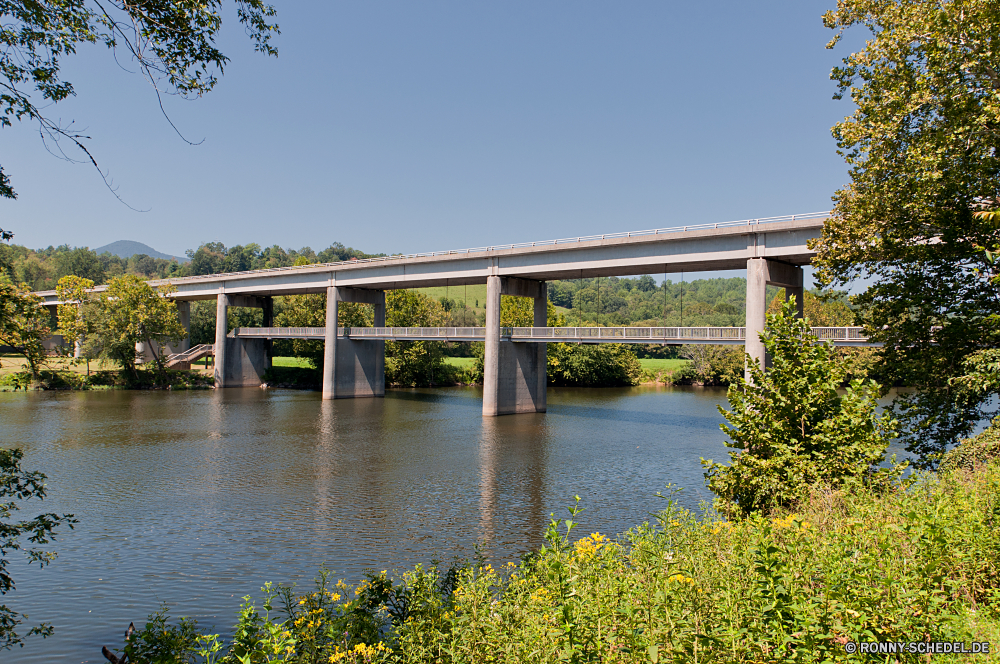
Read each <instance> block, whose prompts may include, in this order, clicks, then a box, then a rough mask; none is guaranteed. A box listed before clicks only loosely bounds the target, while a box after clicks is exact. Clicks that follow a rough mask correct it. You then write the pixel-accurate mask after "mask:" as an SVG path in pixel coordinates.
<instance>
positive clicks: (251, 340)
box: [213, 257, 871, 416]
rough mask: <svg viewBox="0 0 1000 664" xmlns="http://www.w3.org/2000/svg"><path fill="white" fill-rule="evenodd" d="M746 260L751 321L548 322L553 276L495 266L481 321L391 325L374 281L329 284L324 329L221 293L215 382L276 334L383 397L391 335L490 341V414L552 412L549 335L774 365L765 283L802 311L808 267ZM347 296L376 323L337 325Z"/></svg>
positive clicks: (239, 375) (242, 370)
mask: <svg viewBox="0 0 1000 664" xmlns="http://www.w3.org/2000/svg"><path fill="white" fill-rule="evenodd" d="M745 265H746V267H747V302H746V312H747V318H746V321H747V322H746V326H745V327H742V328H704V327H702V328H683V327H645V328H627V327H615V328H594V327H573V328H549V327H546V326H545V325H546V313H547V312H546V308H547V288H546V282H545V281H543V280H540V279H525V278H520V277H514V276H501V275H499V274H496V272H494V273H493V274H491V275H489V276H488V277H487V278H486V292H487V295H486V324H485V326H484V327H481V328H475V327H467V328H457V327H456V328H388V327H385V291H384V290H382V289H381V288H380V287H379V286H380V284H379V285H377V284H372V285H371V286H370V287H367V288H355V287H349V286H344V285H341V286H334V285H327V286H326V287H325V290H326V302H327V309H326V325H325V326H324V327H321V328H275V327H271V322H270V321H271V298H270V297H268V296H258V295H241V294H235V293H226V292H222V293H218V294H217V295H216V299H217V309H216V311H217V316H216V331H217V332H216V342H215V344H214V349H213V350H214V353H215V355H216V361H215V381H216V385H217V386H218V387H230V386H245V385H259V384H260V381H261V377H262V376H263V373H264V371H266V370H267V368H268V367H269V366H270V343H271V342H270V340H271V339H277V338H298V339H317V340H319V339H322V340H323V342H324V361H323V398H324V399H338V398H357V397H378V396H384V394H385V352H384V346H385V342H386V341H411V340H412V341H419V340H438V341H481V342H483V343H484V344H485V357H484V382H483V415H485V416H495V415H506V414H512V413H525V412H545V410H546V395H545V384H546V378H547V376H546V364H547V362H546V344H548V343H647V344H648V343H660V344H731V345H740V344H743V345H745V347H746V350H747V353H748V355H749V356H750V357H751V358H752V359H753V361H755V362H758V363H759V364H762V365H765V366H766V359H767V358H766V357H765V354H764V347H763V344H762V343H761V342H760V340H759V336H758V335H759V333H760V332H761V331H763V329H764V322H765V320H764V319H765V315H764V313H765V309H766V304H767V303H766V300H765V289H766V287H767V286H768V285H776V286H780V287H783V288H784V289H785V293H786V297H790V296H793V295H794V296H796V299H797V302H798V313H799V315H800V316H801V315H802V295H803V283H802V268H801V267H798V266H797V265H794V264H789V263H785V262H778V261H775V260H771V259H768V258H762V257H752V258H750V259H748V260H746V262H745ZM331 281H334V280H333V279H331ZM328 283H329V282H328ZM407 285H410V284H407ZM501 295H515V296H520V297H528V298H531V299H532V300H533V302H534V304H533V312H534V314H533V317H534V321H533V322H534V325H533V326H532V327H524V328H517V327H513V328H512V327H501V325H500V297H501ZM340 302H359V303H366V304H371V305H372V306H373V307H374V310H375V321H374V326H373V327H371V328H349V329H346V330H345V329H343V328H338V327H337V322H338V309H339V303H340ZM231 306H236V307H248V306H249V307H260V308H262V309H263V310H264V325H263V327H261V328H239V329H236V330H233V332H232V333H230V334H228V335H227V334H226V330H227V329H228V313H227V312H228V308H229V307H231ZM814 332H815V333H817V336H819V337H820V338H821V339H824V340H826V341H828V342H831V343H834V344H836V345H845V346H864V345H871V344H869V343H868V342H867V340H866V339H865V338H864V337H863V336H862V335H861V330H860V329H858V328H816V329H815V330H814ZM747 377H748V379H749V370H748V371H747Z"/></svg>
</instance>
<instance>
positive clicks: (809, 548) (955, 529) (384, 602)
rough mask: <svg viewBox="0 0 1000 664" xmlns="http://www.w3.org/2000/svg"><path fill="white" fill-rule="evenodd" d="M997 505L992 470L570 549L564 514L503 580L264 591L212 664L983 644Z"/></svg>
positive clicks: (705, 519)
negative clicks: (875, 644) (890, 643)
mask: <svg viewBox="0 0 1000 664" xmlns="http://www.w3.org/2000/svg"><path fill="white" fill-rule="evenodd" d="M998 506H1000V467H998V466H996V465H992V466H988V467H986V468H982V469H980V471H978V472H976V473H966V472H954V473H947V474H942V475H940V476H935V475H929V474H928V475H921V476H919V477H918V478H917V479H916V481H915V482H914V483H912V484H911V485H910V486H909V488H907V489H904V488H903V487H901V486H896V487H894V490H892V491H874V490H871V489H869V488H864V487H860V488H858V489H857V490H855V491H854V492H846V491H836V490H829V489H824V490H818V491H813V492H811V493H810V494H809V495H807V496H806V497H805V499H804V500H803V501H802V502H801V503H800V505H799V509H798V511H796V512H780V513H777V514H774V515H772V516H771V517H767V516H764V515H762V514H760V513H757V514H754V515H752V516H751V517H749V518H747V519H743V520H741V521H736V522H730V521H725V520H721V519H720V518H719V517H718V515H715V514H712V513H708V514H705V515H701V516H699V515H696V514H694V513H692V512H690V511H688V510H685V509H683V508H681V507H680V506H679V505H678V504H677V503H676V502H674V501H672V500H668V502H667V505H666V509H665V510H663V511H662V512H660V513H659V514H657V515H656V517H655V519H654V520H653V521H652V522H651V523H644V524H642V525H640V526H637V527H636V528H633V529H632V530H630V531H629V532H628V533H627V534H625V535H624V536H622V537H621V538H618V539H617V540H612V539H609V538H608V537H605V536H603V535H601V534H599V533H593V534H591V535H589V536H587V537H584V538H582V539H579V540H576V541H572V539H571V534H572V531H573V528H574V527H575V525H576V524H575V521H576V520H577V519H578V515H579V512H580V510H579V509H578V508H577V507H575V506H574V507H573V508H571V515H570V520H567V521H564V522H557V521H555V520H553V522H552V523H551V524H550V527H549V529H548V532H547V535H546V540H547V542H546V545H545V546H544V547H543V548H542V549H541V551H539V552H537V553H535V554H532V555H529V556H526V557H525V558H524V559H522V561H521V562H520V563H519V564H515V563H508V564H507V565H506V566H505V567H503V568H502V569H494V568H493V567H491V566H490V565H488V564H486V563H485V562H482V561H480V562H478V563H475V564H462V565H458V566H455V567H453V568H451V569H450V570H447V571H439V570H438V568H437V567H431V568H429V569H423V568H420V567H418V568H416V569H414V570H411V571H409V572H407V573H405V574H403V575H402V576H401V577H398V578H393V577H392V576H390V575H387V574H386V573H385V572H380V573H375V572H372V573H369V574H368V575H367V577H366V578H365V580H364V581H362V583H361V584H360V585H359V586H358V587H357V588H354V587H351V586H348V585H347V584H344V583H343V582H338V583H337V584H331V583H330V582H329V581H328V580H327V577H326V574H325V573H321V575H320V578H319V579H318V580H317V585H316V587H315V589H314V590H312V592H308V593H305V594H301V595H295V594H293V593H292V591H291V589H287V588H279V589H273V588H272V587H271V586H266V587H265V600H264V604H263V609H264V610H263V611H260V610H258V609H257V608H256V606H255V605H254V604H253V603H252V602H251V601H250V600H249V599H247V600H246V601H245V603H244V605H243V608H242V610H241V612H240V618H239V623H238V624H237V627H236V630H235V632H236V637H235V639H234V641H233V643H232V644H231V645H230V646H229V648H228V652H227V654H226V656H225V657H223V659H222V660H221V661H223V662H231V663H233V664H236V662H264V661H283V662H296V663H299V662H301V663H305V662H319V661H324V662H326V661H332V662H338V661H339V662H394V663H399V664H409V663H411V662H412V663H414V664H416V663H417V662H438V663H441V664H451V663H458V662H490V661H493V662H551V663H553V664H554V663H556V662H615V663H617V662H678V663H680V662H692V661H699V662H726V663H729V662H734V663H742V662H747V663H749V662H767V663H770V662H774V663H777V662H825V661H858V662H862V661H872V660H871V656H870V655H868V654H864V653H853V654H850V653H849V652H848V651H847V650H846V649H845V645H846V644H847V643H849V642H859V641H869V642H871V641H959V642H966V643H968V642H970V641H987V642H990V641H992V642H993V643H996V642H997V641H998V640H1000V624H998V611H997V610H998V608H1000V607H998V605H997V598H998V594H997V590H998V582H1000V541H998V540H997V538H996V537H995V534H994V526H993V524H994V522H995V520H996V518H997V516H998V515H1000V507H998ZM275 606H278V608H277V609H276V608H275ZM158 629H159V630H160V632H161V633H163V632H164V630H163V629H162V628H158ZM203 638H214V637H211V635H209V636H208V637H203ZM203 643H204V641H203ZM200 647H202V648H203V649H204V645H202V646H200ZM197 661H202V660H200V659H199V660H197ZM879 661H883V660H879ZM886 661H888V660H886ZM891 661H901V662H918V661H926V656H920V655H917V654H906V653H904V654H902V655H899V656H897V657H895V658H894V659H892V660H891Z"/></svg>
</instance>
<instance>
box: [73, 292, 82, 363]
mask: <svg viewBox="0 0 1000 664" xmlns="http://www.w3.org/2000/svg"><path fill="white" fill-rule="evenodd" d="M81 306H82V305H80V304H77V305H76V310H77V315H79V312H80V308H81ZM82 354H83V349H82V342H81V341H80V340H79V339H77V340H76V341H75V342H74V343H73V357H74V358H79V357H80V356H81V355H82Z"/></svg>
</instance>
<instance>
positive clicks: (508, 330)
mask: <svg viewBox="0 0 1000 664" xmlns="http://www.w3.org/2000/svg"><path fill="white" fill-rule="evenodd" d="M812 333H813V334H814V335H816V336H817V337H818V338H819V339H820V340H822V341H832V342H834V343H839V344H841V345H870V344H869V343H868V339H867V338H866V337H865V335H864V328H860V327H814V328H812ZM232 334H233V336H236V337H246V338H253V337H257V338H268V339H280V338H285V339H323V338H324V337H325V335H326V330H325V328H322V327H271V328H253V327H250V328H247V327H241V328H237V329H236V330H233V332H232ZM337 335H338V336H342V337H346V338H351V339H372V340H387V341H394V340H396V341H417V340H421V339H440V340H450V341H479V340H484V339H485V338H486V328H485V327H352V328H346V329H345V328H343V327H341V328H337ZM500 337H501V338H503V339H507V340H510V341H518V342H532V341H534V342H541V341H545V342H552V343H559V342H564V343H644V342H645V343H664V342H676V343H716V344H734V345H736V344H741V343H743V342H744V341H745V340H746V328H743V327H501V328H500Z"/></svg>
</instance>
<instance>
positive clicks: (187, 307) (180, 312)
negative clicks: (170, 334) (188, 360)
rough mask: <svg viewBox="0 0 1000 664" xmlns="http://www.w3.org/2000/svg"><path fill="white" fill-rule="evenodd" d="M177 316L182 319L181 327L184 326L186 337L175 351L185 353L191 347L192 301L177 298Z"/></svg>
mask: <svg viewBox="0 0 1000 664" xmlns="http://www.w3.org/2000/svg"><path fill="white" fill-rule="evenodd" d="M177 317H178V318H180V320H181V327H183V328H184V338H183V339H181V341H180V344H179V345H178V346H176V348H175V349H171V352H174V353H183V352H184V351H186V350H188V349H190V348H191V303H190V302H188V301H187V300H177Z"/></svg>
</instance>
